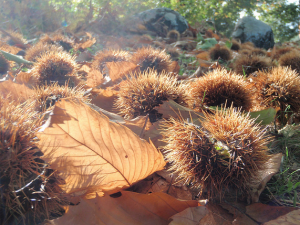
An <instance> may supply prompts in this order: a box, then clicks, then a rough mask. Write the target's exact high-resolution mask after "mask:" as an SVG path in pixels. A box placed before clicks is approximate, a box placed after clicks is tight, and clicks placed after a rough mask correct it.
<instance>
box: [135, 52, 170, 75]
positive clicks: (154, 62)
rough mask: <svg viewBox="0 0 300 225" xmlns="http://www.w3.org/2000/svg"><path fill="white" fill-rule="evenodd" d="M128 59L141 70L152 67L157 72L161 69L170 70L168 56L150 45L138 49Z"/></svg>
mask: <svg viewBox="0 0 300 225" xmlns="http://www.w3.org/2000/svg"><path fill="white" fill-rule="evenodd" d="M130 61H131V62H133V63H135V64H136V65H139V66H140V70H141V72H144V71H146V70H147V69H148V68H150V69H154V70H156V71H157V72H158V73H161V72H162V71H166V72H172V71H171V63H172V61H171V59H170V56H169V55H168V54H167V53H166V52H165V51H162V50H159V49H154V48H152V47H143V48H140V49H138V50H137V51H136V52H135V53H134V54H133V55H132V57H131V59H130Z"/></svg>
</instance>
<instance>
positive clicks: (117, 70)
mask: <svg viewBox="0 0 300 225" xmlns="http://www.w3.org/2000/svg"><path fill="white" fill-rule="evenodd" d="M105 65H106V67H107V70H108V74H109V77H110V79H111V80H112V82H113V83H116V82H117V81H119V80H121V79H122V78H123V77H125V76H126V75H128V74H130V73H134V72H135V71H137V69H138V66H137V65H136V64H134V63H132V62H125V61H122V62H107V63H106V64H105Z"/></svg>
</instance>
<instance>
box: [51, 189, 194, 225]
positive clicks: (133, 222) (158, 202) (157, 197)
mask: <svg viewBox="0 0 300 225" xmlns="http://www.w3.org/2000/svg"><path fill="white" fill-rule="evenodd" d="M196 206H198V202H197V201H194V200H191V201H180V200H177V199H175V198H173V197H172V196H170V195H167V194H165V193H153V194H139V193H134V192H127V191H122V192H118V193H116V194H115V195H113V197H110V196H104V197H99V196H97V197H96V198H94V199H89V200H86V199H81V201H80V203H79V205H77V206H70V207H69V208H68V210H67V212H66V214H65V215H64V216H62V217H60V218H58V219H55V220H52V221H49V222H48V223H46V224H53V225H65V224H72V225H77V224H78V225H82V224H97V225H102V224H105V225H107V224H113V225H148V224H149V225H154V224H155V225H166V224H168V223H169V222H170V217H171V216H173V215H175V214H177V213H179V212H181V211H183V210H185V209H186V208H189V207H196Z"/></svg>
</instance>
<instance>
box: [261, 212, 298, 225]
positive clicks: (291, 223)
mask: <svg viewBox="0 0 300 225" xmlns="http://www.w3.org/2000/svg"><path fill="white" fill-rule="evenodd" d="M282 224H284V225H299V224H300V209H298V210H294V211H292V212H289V213H287V214H285V215H284V216H280V217H278V218H277V219H276V220H271V221H269V222H267V223H264V225H282Z"/></svg>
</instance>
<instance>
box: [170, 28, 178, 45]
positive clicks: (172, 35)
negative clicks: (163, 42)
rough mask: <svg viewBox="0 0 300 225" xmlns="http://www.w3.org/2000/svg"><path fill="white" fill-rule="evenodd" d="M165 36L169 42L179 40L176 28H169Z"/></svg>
mask: <svg viewBox="0 0 300 225" xmlns="http://www.w3.org/2000/svg"><path fill="white" fill-rule="evenodd" d="M167 38H168V39H169V41H168V42H169V43H172V42H176V41H179V39H180V33H179V32H178V31H177V30H170V31H169V32H168V34H167Z"/></svg>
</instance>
